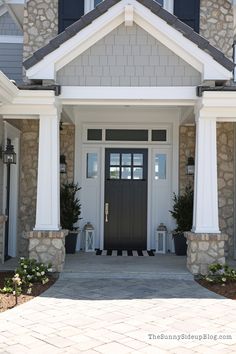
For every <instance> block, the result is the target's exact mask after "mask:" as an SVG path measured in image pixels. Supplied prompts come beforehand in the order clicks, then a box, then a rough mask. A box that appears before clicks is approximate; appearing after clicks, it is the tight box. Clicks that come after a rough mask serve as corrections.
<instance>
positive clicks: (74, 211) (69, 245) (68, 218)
mask: <svg viewBox="0 0 236 354" xmlns="http://www.w3.org/2000/svg"><path fill="white" fill-rule="evenodd" d="M80 189H81V188H80V187H79V186H78V184H75V183H72V182H71V183H68V182H67V183H63V184H62V185H61V191H60V203H61V205H60V208H61V213H60V214H61V215H60V216H61V226H62V228H63V229H65V230H69V234H68V236H67V237H66V242H65V248H66V253H75V250H76V242H77V236H78V228H77V227H75V226H74V224H76V223H77V222H78V220H79V219H80V217H79V216H80V214H81V204H80V201H79V199H78V198H77V197H76V193H77V192H78V191H79V190H80Z"/></svg>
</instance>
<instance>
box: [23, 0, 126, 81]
mask: <svg viewBox="0 0 236 354" xmlns="http://www.w3.org/2000/svg"><path fill="white" fill-rule="evenodd" d="M123 22H124V3H123V1H121V2H120V3H118V4H116V5H114V6H113V7H112V8H111V9H109V10H108V11H107V12H106V13H105V14H104V15H102V16H100V17H99V18H97V19H96V20H95V21H93V22H92V23H91V24H90V25H88V26H87V27H86V28H84V29H83V30H81V31H80V32H79V33H78V34H76V35H75V36H73V37H72V38H71V39H69V40H68V41H66V42H65V43H63V44H62V45H61V46H60V47H59V48H58V49H56V50H54V51H53V52H52V53H50V54H48V55H47V56H46V57H45V58H44V59H42V60H41V61H40V62H39V63H37V64H36V65H34V66H33V67H32V68H30V69H28V70H27V71H26V76H27V77H28V78H29V79H52V80H53V79H55V74H56V71H58V70H60V69H61V68H62V67H63V66H65V65H66V64H68V63H69V62H71V61H72V60H73V59H74V58H76V57H77V56H78V55H80V54H81V53H83V52H84V51H85V50H87V49H88V48H90V47H91V46H92V45H94V44H95V43H96V42H97V41H99V40H100V39H102V38H103V37H104V36H106V35H107V34H108V33H110V32H111V31H112V30H113V29H115V28H116V27H118V26H119V25H121V24H122V23H123ZM78 43H79V45H78Z"/></svg>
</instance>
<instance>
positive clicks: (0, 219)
mask: <svg viewBox="0 0 236 354" xmlns="http://www.w3.org/2000/svg"><path fill="white" fill-rule="evenodd" d="M6 221H7V216H6V215H0V261H1V259H2V257H3V239H4V230H5V226H4V225H5V222H6Z"/></svg>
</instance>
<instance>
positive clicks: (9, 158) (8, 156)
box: [2, 144, 16, 165]
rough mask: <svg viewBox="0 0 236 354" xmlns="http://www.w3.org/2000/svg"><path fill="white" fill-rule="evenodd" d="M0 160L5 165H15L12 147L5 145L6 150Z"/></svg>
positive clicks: (14, 154)
mask: <svg viewBox="0 0 236 354" xmlns="http://www.w3.org/2000/svg"><path fill="white" fill-rule="evenodd" d="M2 160H3V163H5V164H7V165H12V164H16V153H15V151H14V146H13V145H11V144H7V146H6V150H5V151H3V152H2Z"/></svg>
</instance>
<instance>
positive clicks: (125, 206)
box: [104, 149, 148, 250]
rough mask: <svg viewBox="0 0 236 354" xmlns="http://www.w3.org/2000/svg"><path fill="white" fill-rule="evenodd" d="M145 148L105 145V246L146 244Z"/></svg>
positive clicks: (131, 247) (123, 247)
mask: <svg viewBox="0 0 236 354" xmlns="http://www.w3.org/2000/svg"><path fill="white" fill-rule="evenodd" d="M147 157H148V150H147V149H106V153H105V219H104V224H105V227H104V230H105V235H104V248H105V249H107V250H109V249H113V250H145V249H146V248H147Z"/></svg>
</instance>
